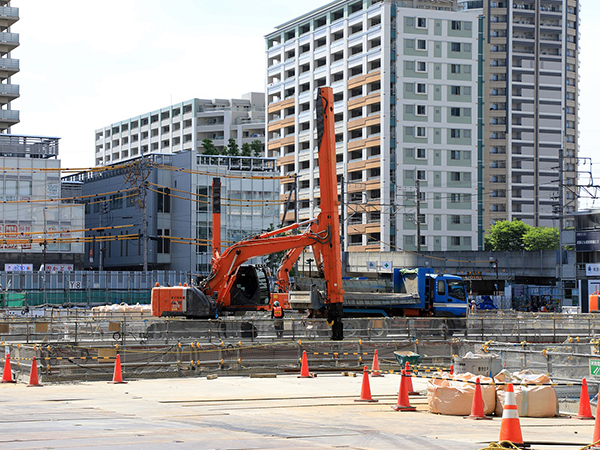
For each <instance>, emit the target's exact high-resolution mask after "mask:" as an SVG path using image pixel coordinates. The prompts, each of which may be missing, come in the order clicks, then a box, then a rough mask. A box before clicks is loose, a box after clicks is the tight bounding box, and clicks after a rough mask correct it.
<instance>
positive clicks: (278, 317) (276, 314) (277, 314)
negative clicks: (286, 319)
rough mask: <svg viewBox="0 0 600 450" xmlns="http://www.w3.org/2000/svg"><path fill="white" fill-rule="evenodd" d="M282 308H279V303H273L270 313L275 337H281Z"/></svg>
mask: <svg viewBox="0 0 600 450" xmlns="http://www.w3.org/2000/svg"><path fill="white" fill-rule="evenodd" d="M283 315H284V313H283V308H282V307H281V306H279V302H277V301H276V302H275V303H273V310H272V311H271V318H272V319H273V320H274V322H273V323H274V326H275V331H276V332H277V337H278V338H282V337H283Z"/></svg>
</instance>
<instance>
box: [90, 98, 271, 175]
mask: <svg viewBox="0 0 600 450" xmlns="http://www.w3.org/2000/svg"><path fill="white" fill-rule="evenodd" d="M264 134H265V96H264V94H263V93H256V92H251V93H248V94H244V95H243V96H242V98H241V99H229V100H226V99H213V100H202V99H197V98H195V99H191V100H188V101H185V102H182V103H177V104H174V105H171V106H168V107H166V108H161V109H159V110H157V111H152V112H148V113H145V114H142V115H140V116H136V117H132V118H130V119H126V120H123V121H121V122H117V123H113V124H111V125H108V126H106V127H102V128H100V129H98V130H96V138H95V148H96V150H95V161H96V165H97V166H107V165H111V164H115V163H118V162H121V161H126V160H128V159H131V158H137V157H139V156H141V155H146V154H148V153H155V154H156V153H178V152H181V151H186V150H198V151H200V152H202V151H203V148H202V141H203V140H204V139H210V140H212V141H213V144H214V145H215V147H216V148H217V149H222V148H223V147H226V146H227V144H228V142H229V139H234V140H235V141H236V143H237V145H238V146H239V147H241V146H242V145H243V144H245V143H248V144H250V143H251V142H253V141H255V140H259V141H261V142H262V143H264Z"/></svg>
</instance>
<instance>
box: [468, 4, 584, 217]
mask: <svg viewBox="0 0 600 450" xmlns="http://www.w3.org/2000/svg"><path fill="white" fill-rule="evenodd" d="M461 4H462V6H464V7H465V8H467V11H477V10H479V11H480V12H481V13H482V15H483V16H484V17H485V22H486V23H485V33H484V36H483V39H484V44H485V45H484V47H485V61H486V64H485V80H484V81H485V89H484V92H485V96H484V101H485V103H484V105H485V107H484V112H485V118H484V132H483V139H484V145H485V151H484V161H485V168H484V177H483V179H482V182H483V186H484V190H485V196H484V199H485V202H484V206H485V219H484V225H485V227H486V228H487V227H489V226H490V225H491V224H493V223H494V222H496V221H498V220H514V219H520V220H522V221H524V222H526V223H529V224H531V225H535V226H556V225H558V223H557V219H558V217H559V215H562V214H568V213H571V212H573V211H575V210H576V209H577V199H576V198H575V196H574V192H573V191H571V190H570V189H569V188H568V187H567V188H565V189H562V190H561V188H560V186H559V170H560V169H559V168H560V167H561V166H562V171H563V176H562V184H563V187H564V186H569V185H570V186H573V185H575V184H576V169H577V167H576V159H575V158H576V156H577V152H578V143H577V140H578V131H577V129H578V119H577V115H578V67H579V62H578V55H579V34H578V27H579V4H578V1H577V0H511V1H494V0H485V1H473V0H467V1H462V2H461ZM561 153H563V158H562V161H561V157H560V156H561ZM561 192H562V195H563V202H560V201H559V196H560V193H561ZM561 204H562V205H564V207H563V210H562V211H559V207H560V206H561ZM567 225H572V221H571V220H569V221H568V222H567Z"/></svg>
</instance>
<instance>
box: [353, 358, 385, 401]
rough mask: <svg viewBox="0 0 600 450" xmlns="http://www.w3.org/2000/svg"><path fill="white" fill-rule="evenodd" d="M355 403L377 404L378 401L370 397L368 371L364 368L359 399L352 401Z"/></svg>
mask: <svg viewBox="0 0 600 450" xmlns="http://www.w3.org/2000/svg"><path fill="white" fill-rule="evenodd" d="M354 401H355V402H378V401H379V400H373V397H371V385H370V384H369V370H368V369H367V366H365V368H364V370H363V380H362V387H361V388H360V398H359V399H358V400H354Z"/></svg>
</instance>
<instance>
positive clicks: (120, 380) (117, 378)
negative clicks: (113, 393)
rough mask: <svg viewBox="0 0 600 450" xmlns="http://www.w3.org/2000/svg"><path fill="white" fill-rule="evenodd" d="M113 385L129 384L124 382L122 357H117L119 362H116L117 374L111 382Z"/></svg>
mask: <svg viewBox="0 0 600 450" xmlns="http://www.w3.org/2000/svg"><path fill="white" fill-rule="evenodd" d="M109 383H111V384H127V381H123V376H122V374H121V355H117V360H116V361H115V373H114V375H113V380H112V381H109Z"/></svg>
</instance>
